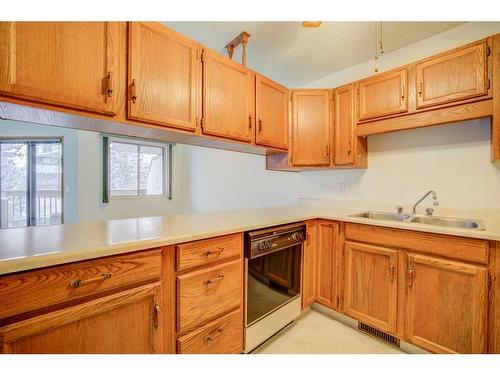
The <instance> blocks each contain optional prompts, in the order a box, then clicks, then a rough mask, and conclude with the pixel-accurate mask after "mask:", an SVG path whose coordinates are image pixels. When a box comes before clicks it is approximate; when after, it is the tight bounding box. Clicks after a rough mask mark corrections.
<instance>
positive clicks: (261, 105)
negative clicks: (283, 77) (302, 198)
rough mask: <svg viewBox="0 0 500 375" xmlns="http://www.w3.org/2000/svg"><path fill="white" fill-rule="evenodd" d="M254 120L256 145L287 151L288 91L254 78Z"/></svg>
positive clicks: (261, 78)
mask: <svg viewBox="0 0 500 375" xmlns="http://www.w3.org/2000/svg"><path fill="white" fill-rule="evenodd" d="M255 89H256V93H255V94H256V119H257V133H256V137H255V142H256V143H257V144H258V145H262V146H269V147H276V148H280V149H284V150H286V149H288V103H289V94H288V89H287V88H286V87H283V86H281V85H278V84H277V83H275V82H273V81H271V80H269V79H267V78H265V77H262V76H260V75H257V76H256V79H255Z"/></svg>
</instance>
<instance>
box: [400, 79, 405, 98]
mask: <svg viewBox="0 0 500 375" xmlns="http://www.w3.org/2000/svg"><path fill="white" fill-rule="evenodd" d="M404 100H405V84H404V83H403V84H402V85H401V101H404Z"/></svg>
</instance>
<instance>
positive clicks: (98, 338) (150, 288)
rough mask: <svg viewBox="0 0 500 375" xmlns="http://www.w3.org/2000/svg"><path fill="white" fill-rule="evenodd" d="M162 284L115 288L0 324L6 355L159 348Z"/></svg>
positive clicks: (151, 350) (0, 341)
mask: <svg viewBox="0 0 500 375" xmlns="http://www.w3.org/2000/svg"><path fill="white" fill-rule="evenodd" d="M161 311H162V294H161V284H160V283H154V284H149V285H145V286H142V287H138V288H134V289H130V290H127V291H124V292H120V293H115V294H112V295H109V296H106V297H103V298H99V299H96V300H92V301H89V302H86V303H82V304H78V305H75V306H71V307H68V308H64V309H61V310H56V311H54V312H49V313H47V314H43V315H39V316H35V317H33V318H30V319H26V320H22V321H19V322H16V323H12V324H10V325H6V326H3V327H1V328H0V352H1V353H7V354H9V353H10V354H16V353H30V354H31V353H33V354H91V353H95V354H101V353H106V354H112V353H114V354H132V353H144V354H148V353H160V352H162V317H161V315H160V314H161Z"/></svg>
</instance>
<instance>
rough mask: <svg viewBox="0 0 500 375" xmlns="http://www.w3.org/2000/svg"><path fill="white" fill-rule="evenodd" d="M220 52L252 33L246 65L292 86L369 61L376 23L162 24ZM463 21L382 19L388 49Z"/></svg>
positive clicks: (414, 40)
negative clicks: (316, 25)
mask: <svg viewBox="0 0 500 375" xmlns="http://www.w3.org/2000/svg"><path fill="white" fill-rule="evenodd" d="M164 23H165V24H166V25H167V26H169V27H171V28H173V29H174V30H177V31H179V32H181V33H183V34H185V35H188V36H190V37H191V38H193V39H195V40H197V41H199V42H200V43H202V44H204V45H205V46H207V47H209V48H211V49H213V50H215V51H217V52H219V53H221V54H224V55H226V50H225V48H224V47H225V45H226V43H227V41H228V40H231V39H232V38H234V36H235V35H238V34H239V33H240V32H241V30H245V31H247V32H248V33H250V34H251V35H252V43H251V44H252V45H251V47H250V48H248V51H247V61H248V63H247V65H248V66H249V67H250V68H252V69H254V70H256V71H258V72H259V73H262V74H264V75H266V76H268V77H270V78H272V79H274V80H276V81H278V82H279V83H281V84H284V85H287V86H290V87H298V86H301V85H304V84H306V83H308V82H311V81H314V80H317V79H319V78H322V77H325V76H327V75H329V74H332V73H335V72H337V71H340V70H343V69H345V68H348V67H350V66H354V65H357V64H360V63H362V62H365V61H369V60H372V59H373V56H374V42H375V40H376V39H375V38H376V36H375V35H374V34H375V30H376V27H377V24H378V22H322V24H321V27H319V28H306V27H302V22H164ZM462 23H463V22H384V23H383V30H384V35H383V39H384V52H385V53H388V52H391V51H394V50H396V49H399V48H401V47H404V46H407V45H409V44H412V43H415V42H418V41H419V40H422V39H425V38H428V37H431V36H433V35H435V34H439V33H441V32H443V31H446V30H448V29H451V28H453V27H456V26H459V25H461V24H462Z"/></svg>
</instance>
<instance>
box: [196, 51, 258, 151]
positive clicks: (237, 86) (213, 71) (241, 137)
mask: <svg viewBox="0 0 500 375" xmlns="http://www.w3.org/2000/svg"><path fill="white" fill-rule="evenodd" d="M254 83H255V82H254V73H252V72H251V71H250V70H248V69H247V68H245V67H244V66H243V65H241V64H238V63H237V62H235V61H232V60H230V59H228V58H227V57H224V56H222V55H219V54H217V53H215V52H212V51H210V50H207V49H205V50H204V51H203V123H202V131H203V134H208V135H213V136H218V137H223V138H229V139H234V140H238V141H243V142H251V141H252V140H253V138H254V137H253V135H254V124H255V84H254Z"/></svg>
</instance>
